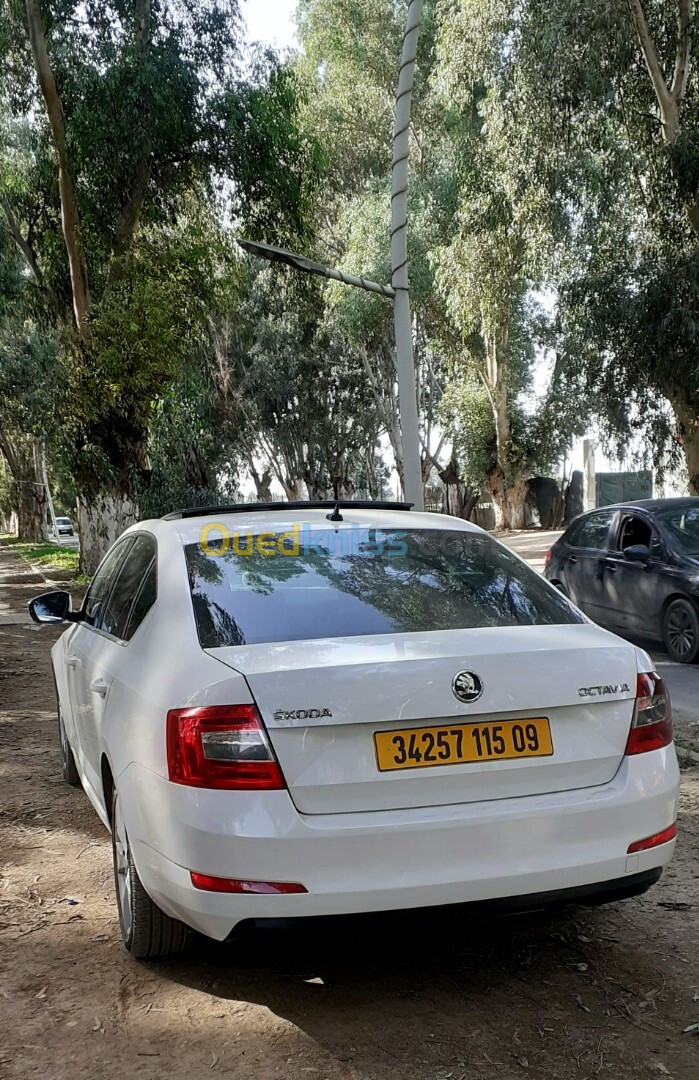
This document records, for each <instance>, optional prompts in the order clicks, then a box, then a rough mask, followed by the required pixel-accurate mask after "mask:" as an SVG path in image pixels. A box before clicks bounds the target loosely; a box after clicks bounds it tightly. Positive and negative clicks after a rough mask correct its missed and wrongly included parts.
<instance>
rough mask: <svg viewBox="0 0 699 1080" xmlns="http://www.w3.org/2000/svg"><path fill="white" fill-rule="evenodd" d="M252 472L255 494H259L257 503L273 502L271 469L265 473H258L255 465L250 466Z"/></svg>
mask: <svg viewBox="0 0 699 1080" xmlns="http://www.w3.org/2000/svg"><path fill="white" fill-rule="evenodd" d="M250 472H251V474H252V478H253V481H254V483H255V492H256V494H257V501H258V502H263V503H271V502H272V474H271V472H270V471H269V469H265V471H264V472H263V473H261V474H260V473H258V471H257V469H256V468H255V466H254V465H251V466H250Z"/></svg>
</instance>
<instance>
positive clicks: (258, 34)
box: [243, 0, 296, 49]
mask: <svg viewBox="0 0 699 1080" xmlns="http://www.w3.org/2000/svg"><path fill="white" fill-rule="evenodd" d="M295 10H296V0H244V3H243V17H244V19H245V22H246V23H247V27H248V41H250V42H253V41H260V42H263V43H264V44H266V45H274V46H275V47H276V48H277V49H285V48H289V47H291V46H293V45H295V44H296V38H295V29H296V28H295V27H294V24H293V21H292V16H293V13H294V11H295Z"/></svg>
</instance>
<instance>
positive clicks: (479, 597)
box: [185, 528, 582, 648]
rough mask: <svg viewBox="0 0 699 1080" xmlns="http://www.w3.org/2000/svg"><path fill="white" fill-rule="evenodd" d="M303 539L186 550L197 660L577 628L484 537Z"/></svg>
mask: <svg viewBox="0 0 699 1080" xmlns="http://www.w3.org/2000/svg"><path fill="white" fill-rule="evenodd" d="M285 535H286V537H287V538H288V537H291V536H292V534H291V533H286V534H285ZM309 535H310V538H311V539H310V542H309V543H307V542H306V541H305V540H300V538H299V536H298V535H296V536H295V538H294V539H293V540H292V542H291V543H288V541H285V540H284V536H280V535H279V534H275V533H265V534H264V535H260V536H259V537H255V536H248V537H247V538H246V541H245V544H244V543H243V541H242V540H241V539H240V538H239V537H238V538H234V543H233V544H232V545H231V546H230V547H227V548H226V549H224V545H222V544H220V543H219V544H218V545H217V543H216V542H211V541H209V543H208V544H207V545H206V549H204V548H202V546H201V545H199V544H191V545H188V546H187V547H186V549H185V553H186V559H187V568H188V572H189V583H190V589H191V594H192V602H193V606H194V613H195V618H196V623H197V628H198V631H199V639H200V641H201V644H202V645H203V647H204V648H216V647H217V646H223V645H244V644H257V643H260V642H284V641H302V640H314V639H318V638H327V637H342V638H344V637H355V636H358V635H364V634H396V633H399V634H400V633H419V632H429V631H434V630H456V629H462V628H466V627H485V626H513V625H521V626H526V625H529V626H534V625H538V626H541V625H552V624H553V625H559V624H564V623H576V622H581V621H582V619H581V617H580V616H579V615H578V614H577V612H575V611H574V610H573V609H572V608H571V606H570V605H569V604H568V602H567V601H566V600H565V598H564V597H563V596H561V594H560V593H558V592H557V591H556V590H555V589H553V588H552V587H551V586H550V585H548V584H547V583H546V582H545V581H544V580H543V578H541V577H540V575H539V574H537V573H535V571H533V570H531V569H530V568H529V567H528V566H526V565H525V564H524V563H522V562H520V560H519V559H517V558H516V557H515V556H514V555H512V554H511V553H510V552H508V551H507V550H506V549H504V548H502V547H500V545H499V544H496V543H495V542H494V541H493V540H491V539H490V538H489V537H487V536H480V535H478V534H473V533H469V532H465V531H464V532H457V531H447V530H443V531H442V530H427V529H425V530H409V531H405V532H393V531H391V532H381V531H379V530H376V529H367V528H364V529H344V530H340V531H339V532H338V533H335V532H334V530H327V531H326V530H323V531H322V532H321V533H318V532H316V531H315V530H312V531H310V534H309ZM319 537H320V539H319Z"/></svg>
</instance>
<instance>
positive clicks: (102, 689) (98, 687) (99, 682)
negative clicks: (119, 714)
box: [90, 679, 109, 697]
mask: <svg viewBox="0 0 699 1080" xmlns="http://www.w3.org/2000/svg"><path fill="white" fill-rule="evenodd" d="M90 689H91V690H92V692H93V694H99V696H100V697H105V696H106V693H107V690H108V689H109V687H108V686H107V684H106V682H105V681H104V679H93V680H92V682H91V683H90Z"/></svg>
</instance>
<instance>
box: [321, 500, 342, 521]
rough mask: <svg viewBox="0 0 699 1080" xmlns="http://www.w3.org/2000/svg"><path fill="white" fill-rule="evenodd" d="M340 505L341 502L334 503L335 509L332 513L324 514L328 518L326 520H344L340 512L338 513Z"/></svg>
mask: <svg viewBox="0 0 699 1080" xmlns="http://www.w3.org/2000/svg"><path fill="white" fill-rule="evenodd" d="M340 505H341V504H340V503H339V502H337V503H335V509H334V510H333V512H332V514H326V515H325V516H326V518H327V519H328V521H344V520H345V519H344V518H343V516H342V514H341V513H340Z"/></svg>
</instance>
